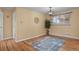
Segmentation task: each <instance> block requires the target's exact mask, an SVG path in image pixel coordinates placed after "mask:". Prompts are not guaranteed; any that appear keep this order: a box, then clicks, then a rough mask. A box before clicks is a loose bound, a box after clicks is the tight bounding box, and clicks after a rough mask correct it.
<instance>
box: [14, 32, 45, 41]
mask: <svg viewBox="0 0 79 59" xmlns="http://www.w3.org/2000/svg"><path fill="white" fill-rule="evenodd" d="M43 36H46V35H45V34H42V35H37V36H34V37H30V38H25V39H21V40H15V41H16V42H21V41H24V40H29V39H36V38H39V37H43Z"/></svg>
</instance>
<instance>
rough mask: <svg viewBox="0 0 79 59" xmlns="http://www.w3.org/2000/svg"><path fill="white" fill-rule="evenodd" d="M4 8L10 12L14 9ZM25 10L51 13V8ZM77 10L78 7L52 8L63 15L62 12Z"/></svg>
mask: <svg viewBox="0 0 79 59" xmlns="http://www.w3.org/2000/svg"><path fill="white" fill-rule="evenodd" d="M3 8H4V9H8V10H12V9H13V7H3ZM23 8H28V9H31V10H33V11H37V12H41V13H48V11H49V7H23ZM75 8H78V7H52V10H53V11H54V12H55V13H61V12H65V11H69V10H71V9H75Z"/></svg>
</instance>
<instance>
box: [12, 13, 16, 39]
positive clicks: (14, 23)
mask: <svg viewBox="0 0 79 59" xmlns="http://www.w3.org/2000/svg"><path fill="white" fill-rule="evenodd" d="M13 39H16V13H15V12H14V13H13Z"/></svg>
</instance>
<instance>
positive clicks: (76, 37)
mask: <svg viewBox="0 0 79 59" xmlns="http://www.w3.org/2000/svg"><path fill="white" fill-rule="evenodd" d="M51 35H55V36H63V37H68V38H74V39H79V37H78V36H72V35H61V34H51Z"/></svg>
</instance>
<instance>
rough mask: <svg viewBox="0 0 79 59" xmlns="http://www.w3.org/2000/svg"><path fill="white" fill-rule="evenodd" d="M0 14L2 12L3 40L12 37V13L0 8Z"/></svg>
mask: <svg viewBox="0 0 79 59" xmlns="http://www.w3.org/2000/svg"><path fill="white" fill-rule="evenodd" d="M0 12H3V15H4V16H3V36H4V39H8V38H11V37H12V19H11V13H12V11H10V10H6V9H3V8H0Z"/></svg>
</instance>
